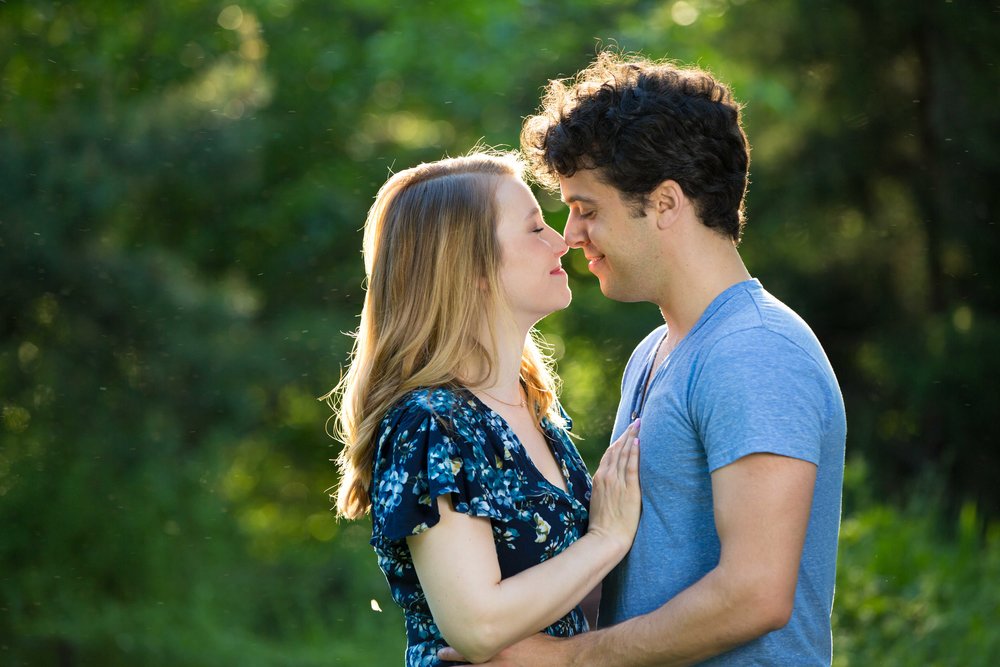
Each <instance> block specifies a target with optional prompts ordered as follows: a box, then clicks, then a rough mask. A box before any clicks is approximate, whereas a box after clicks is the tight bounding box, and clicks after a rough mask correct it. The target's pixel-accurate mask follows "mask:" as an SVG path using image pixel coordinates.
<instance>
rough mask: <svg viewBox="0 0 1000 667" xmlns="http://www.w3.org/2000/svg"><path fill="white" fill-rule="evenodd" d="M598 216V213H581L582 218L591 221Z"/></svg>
mask: <svg viewBox="0 0 1000 667" xmlns="http://www.w3.org/2000/svg"><path fill="white" fill-rule="evenodd" d="M596 214H597V211H586V212H584V211H580V217H581V218H584V219H586V220H590V219H591V218H593V217H594V216H595V215H596Z"/></svg>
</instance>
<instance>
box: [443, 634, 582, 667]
mask: <svg viewBox="0 0 1000 667" xmlns="http://www.w3.org/2000/svg"><path fill="white" fill-rule="evenodd" d="M569 643H570V642H568V641H566V640H565V639H562V638H558V637H552V636H549V635H547V634H544V633H539V634H537V635H531V636H530V637H528V638H527V639H522V640H521V641H519V642H518V643H516V644H514V645H512V646H508V647H507V648H505V649H504V650H502V651H500V652H499V653H497V654H496V655H495V656H493V657H492V658H490V659H489V661H488V662H483V663H480V664H482V665H487V666H489V667H568V665H569V660H570V656H571V652H570V651H569V650H568V649H569V646H568V644H569ZM438 658H440V659H441V660H454V661H458V662H465V657H464V656H463V655H462V654H461V653H459V652H458V651H456V650H455V649H453V648H451V647H450V646H449V647H445V648H443V649H441V650H440V651H438Z"/></svg>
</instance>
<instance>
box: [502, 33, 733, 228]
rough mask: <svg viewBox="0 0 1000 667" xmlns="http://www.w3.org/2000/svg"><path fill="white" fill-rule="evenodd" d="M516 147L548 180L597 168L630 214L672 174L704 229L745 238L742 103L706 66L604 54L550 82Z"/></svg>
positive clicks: (639, 212)
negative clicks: (686, 66) (572, 74)
mask: <svg viewBox="0 0 1000 667" xmlns="http://www.w3.org/2000/svg"><path fill="white" fill-rule="evenodd" d="M521 148H522V151H523V152H524V154H525V156H526V159H527V161H528V164H529V165H530V167H531V170H532V172H533V174H534V176H535V178H536V179H537V180H538V181H540V182H541V183H542V184H543V185H545V186H546V187H550V188H553V189H558V186H559V180H558V179H559V176H572V175H573V174H575V173H576V172H577V171H579V170H581V169H596V170H597V173H598V175H599V177H600V178H601V180H602V181H603V182H605V183H607V184H609V185H611V186H613V187H615V188H616V189H618V190H619V191H620V192H621V194H622V197H623V200H624V201H625V202H626V203H628V204H630V205H631V206H632V207H633V208H634V209H636V211H637V213H635V214H636V215H642V210H643V209H644V208H645V205H646V203H647V198H648V196H649V194H650V193H651V192H652V191H653V190H654V189H655V188H656V186H657V185H659V184H660V183H662V182H663V181H665V180H674V181H676V182H677V183H678V185H680V187H681V189H682V190H683V191H684V193H685V194H686V195H687V196H688V197H690V198H691V199H692V200H693V201H694V204H695V210H696V211H697V213H698V217H699V218H700V219H701V221H702V222H703V223H704V224H705V225H706V226H708V227H710V228H712V229H715V230H717V231H719V232H720V233H722V234H725V235H728V236H730V237H732V239H733V240H734V241H735V242H737V243H738V242H739V241H740V239H741V238H742V235H743V226H744V207H743V198H744V195H745V194H746V189H747V182H748V169H749V166H750V147H749V144H748V142H747V138H746V134H744V132H743V128H742V127H741V125H740V105H739V104H738V103H737V102H736V101H735V100H733V96H732V94H731V93H730V91H729V89H728V88H727V87H726V86H724V85H723V84H721V83H719V82H718V81H716V80H715V79H714V78H713V77H712V76H711V75H710V74H708V73H707V72H704V71H702V70H698V69H683V68H679V67H676V66H674V65H672V64H670V63H666V62H653V61H650V60H647V59H642V58H635V57H629V56H623V55H620V54H617V53H613V52H608V51H605V52H602V53H600V54H599V55H598V57H597V59H596V60H595V61H594V62H593V63H592V64H591V65H590V66H589V67H587V68H586V69H584V70H582V71H581V72H580V73H579V74H578V75H577V76H576V77H575V78H574V79H567V80H555V81H550V82H549V84H548V86H547V88H546V91H545V94H544V96H543V98H542V106H541V108H540V109H539V110H538V113H537V114H536V115H534V116H530V117H528V118H526V119H525V121H524V125H523V127H522V129H521Z"/></svg>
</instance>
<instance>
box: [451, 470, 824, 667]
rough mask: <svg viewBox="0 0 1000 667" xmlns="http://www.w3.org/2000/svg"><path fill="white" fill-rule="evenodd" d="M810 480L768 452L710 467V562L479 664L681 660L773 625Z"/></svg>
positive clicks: (790, 577) (794, 557) (790, 572)
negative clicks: (625, 605) (671, 586)
mask: <svg viewBox="0 0 1000 667" xmlns="http://www.w3.org/2000/svg"><path fill="white" fill-rule="evenodd" d="M815 481H816V466H815V465H813V464H812V463H809V462H807V461H803V460H799V459H794V458H789V457H784V456H779V455H776V454H751V455H749V456H745V457H743V458H741V459H738V460H737V461H735V462H733V463H731V464H729V465H727V466H723V467H722V468H719V469H718V470H716V471H715V472H714V473H712V493H713V497H714V503H715V505H714V512H715V524H716V530H717V531H718V534H719V540H720V543H721V554H720V559H719V564H718V566H716V567H715V568H714V569H713V570H712V571H710V572H709V573H708V574H706V575H705V576H704V577H703V578H702V579H700V580H699V581H698V582H696V583H695V584H693V585H692V586H691V587H689V588H688V589H686V590H684V591H682V592H681V593H680V594H678V595H677V596H675V597H674V598H673V599H671V600H670V601H668V602H667V603H666V604H664V605H663V606H662V607H660V608H659V609H656V610H655V611H652V612H650V613H648V614H645V615H643V616H637V617H635V618H632V619H629V620H628V621H625V622H623V623H621V624H619V625H615V626H612V627H610V628H606V629H603V630H598V631H595V632H589V633H586V634H583V635H578V636H576V637H572V638H570V639H566V640H555V639H552V638H550V637H544V636H535V637H530V638H528V639H527V640H524V641H523V642H521V643H519V644H516V645H514V646H511V647H510V648H508V649H506V650H504V651H502V652H501V653H500V654H499V655H497V656H496V657H495V658H494V659H493V660H492V661H490V662H489V663H487V664H489V665H547V666H548V665H554V666H559V665H565V666H567V667H569V666H577V665H580V666H583V665H620V666H622V667H643V666H646V665H690V664H693V663H696V662H699V661H701V660H705V659H707V658H709V657H711V656H714V655H718V654H720V653H724V652H725V651H728V650H729V649H732V648H735V647H736V646H738V645H740V644H743V643H746V642H748V641H750V640H752V639H755V638H757V637H759V636H761V635H763V634H765V633H767V632H770V631H772V630H776V629H778V628H781V627H783V626H784V625H785V624H786V623H787V622H788V619H789V617H790V616H791V613H792V605H793V601H794V597H795V586H796V583H797V580H798V570H799V561H800V559H801V556H802V545H803V542H804V541H805V535H806V528H807V526H808V523H809V512H810V508H811V505H812V497H813V487H814V485H815ZM668 566H669V564H668ZM448 656H451V659H454V658H453V656H454V654H445V657H448Z"/></svg>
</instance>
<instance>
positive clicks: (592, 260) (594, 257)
mask: <svg viewBox="0 0 1000 667" xmlns="http://www.w3.org/2000/svg"><path fill="white" fill-rule="evenodd" d="M585 257H586V258H587V264H588V265H589V266H593V265H594V264H597V263H598V262H599V261H601V260H602V259H604V255H585Z"/></svg>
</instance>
